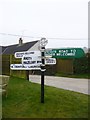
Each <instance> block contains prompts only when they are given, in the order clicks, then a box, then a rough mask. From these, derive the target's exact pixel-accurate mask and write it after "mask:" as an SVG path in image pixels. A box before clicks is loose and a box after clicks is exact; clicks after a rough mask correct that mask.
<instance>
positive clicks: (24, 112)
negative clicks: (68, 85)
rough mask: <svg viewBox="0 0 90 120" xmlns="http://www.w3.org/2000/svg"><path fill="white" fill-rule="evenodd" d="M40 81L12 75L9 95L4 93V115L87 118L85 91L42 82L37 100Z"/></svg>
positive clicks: (7, 116) (13, 116)
mask: <svg viewBox="0 0 90 120" xmlns="http://www.w3.org/2000/svg"><path fill="white" fill-rule="evenodd" d="M40 90H41V87H40V85H39V84H35V83H31V82H28V81H27V80H25V79H23V78H17V77H11V78H10V81H9V84H8V96H7V98H5V96H3V102H2V117H3V118H88V95H84V94H80V93H77V92H72V91H68V90H63V89H58V88H54V87H48V86H45V102H44V103H41V102H40V92H41V91H40Z"/></svg>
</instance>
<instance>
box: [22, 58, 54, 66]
mask: <svg viewBox="0 0 90 120" xmlns="http://www.w3.org/2000/svg"><path fill="white" fill-rule="evenodd" d="M22 64H26V65H31V64H32V65H41V64H42V62H41V57H37V56H36V57H32V56H23V58H22ZM54 64H56V59H55V58H45V65H54Z"/></svg>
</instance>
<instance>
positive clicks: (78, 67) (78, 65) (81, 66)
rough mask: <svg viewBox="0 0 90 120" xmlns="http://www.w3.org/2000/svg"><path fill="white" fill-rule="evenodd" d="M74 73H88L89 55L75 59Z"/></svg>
mask: <svg viewBox="0 0 90 120" xmlns="http://www.w3.org/2000/svg"><path fill="white" fill-rule="evenodd" d="M73 67H74V73H76V74H78V73H88V57H83V58H79V59H74V66H73Z"/></svg>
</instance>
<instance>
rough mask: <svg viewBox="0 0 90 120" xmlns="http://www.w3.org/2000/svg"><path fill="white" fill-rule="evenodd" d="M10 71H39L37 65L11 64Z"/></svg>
mask: <svg viewBox="0 0 90 120" xmlns="http://www.w3.org/2000/svg"><path fill="white" fill-rule="evenodd" d="M10 69H11V70H41V68H40V66H39V65H23V64H11V65H10Z"/></svg>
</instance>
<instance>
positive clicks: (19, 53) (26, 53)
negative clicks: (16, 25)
mask: <svg viewBox="0 0 90 120" xmlns="http://www.w3.org/2000/svg"><path fill="white" fill-rule="evenodd" d="M24 55H28V56H41V52H40V51H24V52H16V53H15V54H14V56H15V58H22V57H23V56H24Z"/></svg>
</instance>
